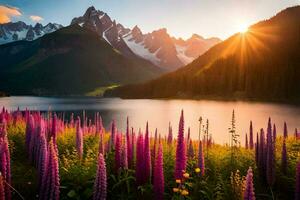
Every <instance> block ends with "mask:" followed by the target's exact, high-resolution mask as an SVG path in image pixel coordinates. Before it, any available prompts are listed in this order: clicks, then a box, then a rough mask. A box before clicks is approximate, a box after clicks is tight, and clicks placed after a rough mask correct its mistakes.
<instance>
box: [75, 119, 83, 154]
mask: <svg viewBox="0 0 300 200" xmlns="http://www.w3.org/2000/svg"><path fill="white" fill-rule="evenodd" d="M76 150H77V153H78V156H79V159H82V155H83V133H82V129H81V126H80V118H79V117H78V118H77V122H76Z"/></svg>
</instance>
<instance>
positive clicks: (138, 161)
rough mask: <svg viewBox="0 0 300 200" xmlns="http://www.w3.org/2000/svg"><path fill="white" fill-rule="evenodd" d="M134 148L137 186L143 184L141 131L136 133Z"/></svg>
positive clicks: (142, 140)
mask: <svg viewBox="0 0 300 200" xmlns="http://www.w3.org/2000/svg"><path fill="white" fill-rule="evenodd" d="M136 149H137V151H136V169H135V176H136V183H137V185H138V186H139V185H143V184H144V139H143V135H142V134H141V133H140V134H139V135H138V138H137V145H136Z"/></svg>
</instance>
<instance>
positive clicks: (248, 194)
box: [244, 167, 255, 200]
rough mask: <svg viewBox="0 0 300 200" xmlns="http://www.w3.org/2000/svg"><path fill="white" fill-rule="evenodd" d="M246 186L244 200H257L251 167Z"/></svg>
mask: <svg viewBox="0 0 300 200" xmlns="http://www.w3.org/2000/svg"><path fill="white" fill-rule="evenodd" d="M245 184H246V185H245V192H244V200H255V193H254V186H253V172H252V169H251V167H250V168H249V169H248V172H247V176H246V183H245Z"/></svg>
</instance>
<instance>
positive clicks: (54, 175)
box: [40, 138, 60, 200]
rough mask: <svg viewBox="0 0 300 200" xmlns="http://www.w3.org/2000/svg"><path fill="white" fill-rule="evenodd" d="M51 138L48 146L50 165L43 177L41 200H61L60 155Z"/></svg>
mask: <svg viewBox="0 0 300 200" xmlns="http://www.w3.org/2000/svg"><path fill="white" fill-rule="evenodd" d="M57 154H58V153H57V151H56V149H55V147H54V144H53V139H52V138H51V140H50V142H49V145H48V163H47V170H46V173H45V175H44V176H43V182H44V183H45V184H44V186H43V188H40V190H41V191H40V200H48V199H53V200H59V193H60V191H59V187H60V180H59V171H58V170H59V168H58V155H57Z"/></svg>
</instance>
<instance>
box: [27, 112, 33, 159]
mask: <svg viewBox="0 0 300 200" xmlns="http://www.w3.org/2000/svg"><path fill="white" fill-rule="evenodd" d="M34 131H35V126H34V118H33V116H32V115H29V117H28V120H27V122H26V130H25V137H26V139H25V145H26V150H27V152H28V153H29V148H30V141H31V137H32V135H33V134H34Z"/></svg>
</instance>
